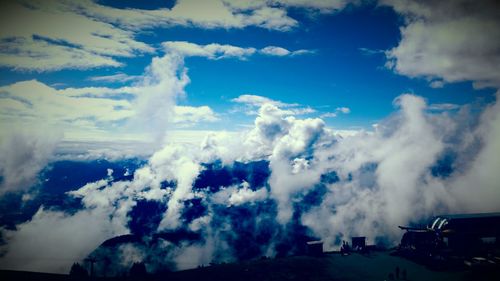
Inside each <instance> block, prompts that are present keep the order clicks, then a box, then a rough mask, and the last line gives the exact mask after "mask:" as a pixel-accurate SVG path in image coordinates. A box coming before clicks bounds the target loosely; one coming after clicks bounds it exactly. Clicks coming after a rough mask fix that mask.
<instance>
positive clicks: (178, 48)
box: [162, 41, 255, 60]
mask: <svg viewBox="0 0 500 281" xmlns="http://www.w3.org/2000/svg"><path fill="white" fill-rule="evenodd" d="M162 46H163V47H164V48H165V50H166V52H167V53H168V52H174V53H177V54H180V55H182V56H186V57H192V56H198V57H206V58H209V59H215V60H217V59H224V58H238V59H241V60H245V59H246V58H247V57H248V56H251V55H252V54H254V53H255V48H241V47H236V46H232V45H221V44H216V43H212V44H208V45H198V44H195V43H190V42H186V41H169V42H163V43H162Z"/></svg>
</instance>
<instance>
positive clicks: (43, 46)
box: [0, 0, 153, 71]
mask: <svg viewBox="0 0 500 281" xmlns="http://www.w3.org/2000/svg"><path fill="white" fill-rule="evenodd" d="M1 11H2V12H1V13H2V14H1V17H0V18H1V20H0V21H1V22H0V25H1V26H9V28H2V29H1V30H0V40H1V41H0V42H1V44H2V46H4V48H2V51H1V56H0V64H1V65H4V66H8V67H13V68H15V69H22V70H37V71H50V70H57V69H62V68H91V67H98V66H115V67H116V66H120V65H121V64H120V63H119V62H117V61H115V60H114V59H113V58H112V57H115V56H117V57H132V56H135V55H136V53H141V52H142V53H144V52H152V51H153V48H151V47H149V46H148V45H146V44H144V43H142V42H139V41H136V40H135V39H134V34H133V33H132V32H130V31H126V30H123V29H120V28H117V27H115V26H114V25H112V24H108V23H104V22H100V21H96V20H93V19H91V18H88V17H86V16H83V15H81V14H78V13H76V12H75V11H74V10H72V5H71V3H70V2H66V1H55V0H54V1H30V2H24V1H16V2H8V3H3V4H2V9H1Z"/></svg>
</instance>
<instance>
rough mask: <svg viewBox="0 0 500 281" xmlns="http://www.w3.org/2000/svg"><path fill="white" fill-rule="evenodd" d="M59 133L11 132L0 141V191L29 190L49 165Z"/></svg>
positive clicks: (1, 192)
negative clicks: (0, 157)
mask: <svg viewBox="0 0 500 281" xmlns="http://www.w3.org/2000/svg"><path fill="white" fill-rule="evenodd" d="M59 139H60V136H59V135H58V134H57V133H55V134H54V135H47V134H41V133H40V132H36V131H32V132H31V133H27V132H19V131H17V132H12V134H11V135H10V136H9V137H6V138H5V139H3V140H2V142H1V145H0V154H1V155H2V159H1V160H0V175H1V179H2V180H1V182H0V195H2V194H4V193H5V192H9V191H26V190H28V189H29V188H30V187H32V185H33V184H34V183H35V182H36V179H37V176H38V173H39V172H40V171H41V170H42V169H43V168H44V167H45V166H46V165H47V163H48V162H49V159H50V157H51V156H52V152H53V150H54V149H55V146H56V144H57V143H58V141H59Z"/></svg>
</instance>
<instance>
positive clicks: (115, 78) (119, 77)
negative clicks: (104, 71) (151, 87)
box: [89, 72, 141, 83]
mask: <svg viewBox="0 0 500 281" xmlns="http://www.w3.org/2000/svg"><path fill="white" fill-rule="evenodd" d="M140 78H141V77H140V76H134V75H127V74H125V73H123V72H118V73H116V74H112V75H105V76H92V77H89V80H90V81H94V82H107V83H116V82H120V83H127V82H134V81H137V80H139V79H140Z"/></svg>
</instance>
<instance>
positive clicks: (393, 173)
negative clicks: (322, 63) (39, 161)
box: [2, 94, 500, 272]
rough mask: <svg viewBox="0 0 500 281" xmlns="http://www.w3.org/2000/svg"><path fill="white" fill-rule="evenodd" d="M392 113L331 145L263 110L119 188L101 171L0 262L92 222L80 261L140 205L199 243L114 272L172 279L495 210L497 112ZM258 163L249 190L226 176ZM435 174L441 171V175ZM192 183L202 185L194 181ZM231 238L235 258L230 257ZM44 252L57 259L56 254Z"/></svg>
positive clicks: (304, 125) (168, 149)
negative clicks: (201, 267)
mask: <svg viewBox="0 0 500 281" xmlns="http://www.w3.org/2000/svg"><path fill="white" fill-rule="evenodd" d="M394 105H395V107H396V111H395V113H394V114H392V115H391V116H389V117H388V118H386V119H384V120H382V121H381V122H379V124H378V126H377V127H376V128H375V130H374V131H373V132H358V133H357V134H351V135H346V136H345V137H343V138H339V137H337V135H338V134H337V133H338V132H336V131H334V130H332V129H329V128H327V127H326V126H325V124H324V122H323V121H322V120H321V119H318V118H305V119H299V118H296V117H294V116H290V115H289V114H287V113H286V112H285V111H284V110H282V109H280V108H279V107H277V106H276V105H273V104H270V103H264V104H262V106H261V107H260V109H259V113H258V116H257V117H256V119H255V122H254V126H253V128H251V129H249V130H247V131H244V132H240V133H236V134H229V133H217V132H213V133H210V134H209V135H208V136H207V137H206V138H205V139H203V140H202V139H201V138H200V143H199V144H198V145H196V144H193V143H191V144H172V143H169V144H167V145H165V147H164V148H163V149H161V150H159V151H157V152H156V153H154V154H153V155H152V156H151V157H150V158H149V160H148V162H147V163H146V164H145V165H144V166H143V167H141V168H139V169H137V170H136V171H135V172H134V177H133V179H132V180H131V181H115V180H114V179H113V177H112V176H113V175H112V173H108V177H107V178H105V179H102V180H100V181H96V182H91V183H88V184H86V185H84V186H82V187H81V188H79V189H78V190H75V191H71V192H70V193H69V194H68V196H72V197H75V198H80V199H81V202H82V204H83V208H82V209H81V210H78V211H77V212H74V213H72V214H68V213H64V212H62V211H53V210H46V209H43V208H42V209H40V210H39V211H38V213H37V215H35V217H34V218H33V219H32V220H31V221H29V222H25V223H23V224H21V225H18V228H17V231H4V235H5V236H4V237H6V242H7V243H6V244H5V245H4V246H3V248H2V249H3V251H4V252H5V253H6V255H5V256H4V259H7V258H9V257H10V258H12V257H21V256H22V255H28V256H29V255H31V254H32V253H31V252H32V251H39V252H40V253H44V251H40V250H39V249H42V250H43V249H45V247H47V248H49V249H50V247H49V245H53V243H55V241H56V240H57V241H59V240H61V241H63V242H64V243H68V244H70V242H71V241H72V240H71V239H73V238H71V237H73V235H72V232H71V231H73V230H74V231H76V230H80V229H81V228H82V227H83V226H82V225H83V224H81V225H77V224H78V222H79V221H83V222H85V221H88V220H91V219H92V220H95V221H99V224H94V225H92V227H91V229H90V230H88V231H87V233H85V234H78V235H83V236H76V237H81V239H87V240H88V241H89V243H84V244H81V245H71V246H68V247H67V249H69V250H67V251H65V252H64V253H66V255H67V256H68V257H69V256H71V257H75V258H82V257H84V256H85V255H86V254H88V253H90V252H92V251H93V250H94V248H95V247H96V246H97V244H98V243H99V242H102V240H105V239H107V238H110V237H112V236H114V235H118V234H124V233H128V232H129V231H130V229H129V226H128V225H127V222H128V221H129V220H131V219H132V218H131V217H130V216H131V215H130V212H131V210H132V209H133V208H134V206H136V205H137V204H138V203H137V202H138V201H140V200H148V201H150V202H157V203H158V204H160V205H161V206H166V208H165V209H163V210H164V211H161V212H160V213H159V214H155V215H159V217H160V219H159V220H158V224H157V225H156V228H153V231H158V232H159V233H175V231H191V232H194V233H196V235H199V237H200V239H199V240H196V239H197V238H195V240H194V241H188V240H185V241H184V240H181V241H179V242H175V243H174V242H169V241H167V240H165V241H163V242H161V241H158V242H154V243H152V244H151V246H149V247H144V246H140V244H123V245H121V246H119V247H118V248H117V249H118V250H117V251H118V252H119V253H121V254H119V255H118V257H117V260H120V262H123V264H122V266H123V267H127V266H129V264H128V263H130V262H132V261H133V260H134V261H135V260H136V258H140V259H143V260H144V261H145V262H146V263H147V264H148V266H150V267H151V268H162V267H165V266H167V267H170V268H174V269H180V268H189V267H195V266H196V265H198V264H203V263H205V264H206V263H207V262H210V261H212V260H215V261H224V260H225V261H227V260H234V259H238V258H245V257H247V258H248V257H255V255H257V256H258V255H262V254H271V255H272V254H276V253H277V252H278V246H277V245H278V244H279V243H287V242H286V241H289V243H292V242H290V241H294V240H293V239H294V238H293V237H299V236H296V235H309V236H307V237H317V238H321V239H323V240H324V241H325V242H326V244H325V245H326V247H327V248H329V249H334V248H335V247H337V245H338V243H339V242H338V241H339V239H340V241H341V239H348V238H349V237H350V236H357V235H363V236H367V237H368V239H369V241H370V243H371V242H376V243H388V244H390V245H392V244H393V243H397V241H398V240H399V238H400V235H401V233H400V232H399V230H398V229H397V225H402V224H409V223H412V222H413V223H420V222H422V221H423V220H425V219H427V218H428V217H430V216H432V215H435V214H440V213H445V212H446V213H448V212H475V211H495V210H496V209H495V208H497V207H496V206H498V205H499V202H498V197H497V196H494V195H495V194H496V193H497V192H498V188H497V186H496V183H497V182H498V180H499V179H498V178H497V176H496V174H497V173H495V169H498V168H499V163H498V159H497V158H496V157H495V156H496V154H495V153H494V152H495V151H496V150H498V149H499V148H498V144H499V143H500V142H499V140H500V137H499V134H498V132H499V131H500V130H499V128H498V126H497V124H498V123H499V122H498V117H499V116H500V110H499V107H498V105H497V104H494V105H490V106H487V108H485V110H484V112H483V113H481V115H480V116H477V120H478V122H472V123H471V122H469V123H467V122H462V120H464V119H465V120H470V119H471V118H474V117H473V116H471V114H477V111H474V110H470V109H468V108H467V107H466V106H464V107H461V108H460V109H458V110H457V111H453V112H449V111H444V112H443V111H437V112H436V111H433V110H429V108H430V106H429V105H427V103H426V101H425V100H424V99H423V98H421V97H418V96H415V95H410V94H404V95H402V96H400V97H398V98H397V99H396V100H395V101H394ZM447 155H455V156H454V157H451V159H455V160H452V163H448V164H446V163H445V164H442V161H443V159H449V158H446V157H448V156H447ZM443 157H444V158H443ZM468 159H473V161H467V160H468ZM218 161H221V162H218ZM258 161H265V163H266V164H265V167H266V171H268V173H269V174H268V176H266V177H263V179H262V181H260V182H259V181H255V179H252V177H250V176H249V175H250V174H251V173H250V172H248V171H249V170H246V171H247V172H245V173H243V175H245V176H244V177H243V178H242V177H241V175H242V174H241V173H242V172H241V171H242V170H239V171H238V172H234V174H233V175H232V174H231V172H230V171H232V170H231V169H235V170H234V171H236V170H237V168H236V167H237V166H238V165H242V164H237V163H247V164H244V165H254V164H252V163H258ZM217 163H219V164H217ZM439 163H441V164H439ZM218 165H224V166H222V167H221V166H218ZM440 165H449V167H448V168H446V169H447V171H448V172H446V173H444V172H442V171H441V170H440V169H441V168H442V167H441V166H440ZM217 167H219V168H217ZM248 167H251V166H246V168H245V169H248ZM446 169H445V170H446ZM211 173H212V174H211ZM217 173H220V174H217ZM247 173H250V174H247ZM203 175H204V177H205V179H204V181H206V182H205V183H200V181H203V180H202V178H203ZM222 175H224V176H222ZM235 175H238V176H236V177H235ZM256 175H257V174H253V176H256ZM208 179H210V180H208ZM477 183H480V184H477ZM471 187H472V188H471ZM45 226H51V235H48V234H47V235H43V236H41V235H38V233H48V231H49V230H47V229H46V228H45ZM85 227H88V226H87V225H85ZM297 229H305V230H303V231H304V232H300V231H299V232H297V231H298V230H297ZM82 232H84V231H82ZM180 233H181V234H179V235H186V234H182V233H185V232H180ZM32 235H36V237H37V238H36V239H34V240H33V241H37V243H36V244H35V245H31V247H29V250H27V249H28V248H25V247H24V246H23V245H22V244H21V243H20V242H19V241H24V240H27V239H29V237H31V236H32ZM87 235H88V236H87ZM61 236H64V237H65V238H59V237H61ZM51 237H55V238H54V239H52V238H51ZM183 237H184V236H183ZM185 237H189V235H187V236H185ZM197 237H198V236H197ZM257 237H259V238H257ZM262 237H267V238H265V239H264V238H262ZM300 237H304V236H300ZM56 238H57V239H56ZM285 238H286V239H285ZM148 239H150V238H148ZM241 239H244V241H245V249H240V248H236V247H238V246H237V245H238V243H240V242H239V241H242V240H241ZM257 239H261V240H257ZM262 239H264V240H262ZM287 239H289V240H287ZM290 239H291V240H290ZM99 240H100V241H99ZM98 241H99V242H98ZM256 241H260V242H259V243H257V242H256ZM273 241H274V242H273ZM39 245H43V248H40V247H42V246H39ZM290 251H292V250H290ZM46 253H52V254H54V255H62V253H61V252H57V251H56V250H47V252H46ZM94 253H95V254H97V252H94ZM108 254H110V253H108ZM40 255H42V254H36V253H33V263H29V266H30V268H33V269H37V270H44V271H59V272H62V271H65V270H66V271H67V269H68V267H69V265H70V263H65V262H61V263H51V264H48V263H38V262H35V259H36V258H38V257H39V258H40V259H42V257H41V256H40ZM156 256H161V257H165V258H162V260H161V261H160V260H158V259H157V258H154V257H156ZM189 257H194V258H193V259H189ZM43 258H46V256H43ZM14 261H15V259H14V258H12V259H10V262H9V264H8V267H10V268H21V266H22V265H20V264H19V263H16V262H14ZM71 262H72V261H71ZM168 263H172V264H168ZM4 267H5V266H4ZM63 269H64V270H63Z"/></svg>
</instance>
